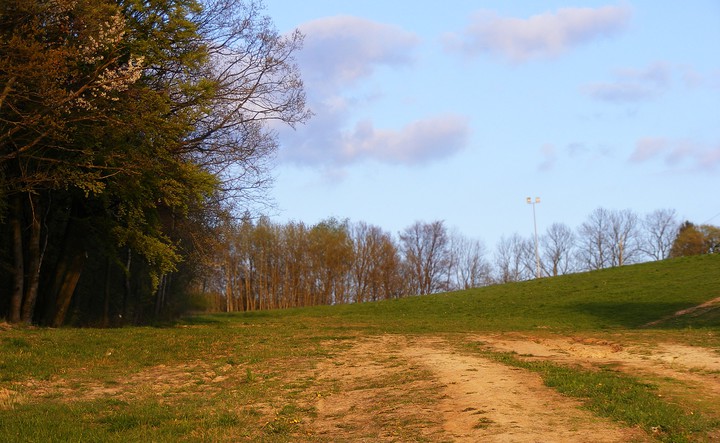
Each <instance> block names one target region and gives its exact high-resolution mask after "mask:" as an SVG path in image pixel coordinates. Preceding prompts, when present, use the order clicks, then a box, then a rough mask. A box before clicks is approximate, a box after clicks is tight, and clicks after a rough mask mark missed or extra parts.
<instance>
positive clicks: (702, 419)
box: [0, 255, 720, 442]
mask: <svg viewBox="0 0 720 443" xmlns="http://www.w3.org/2000/svg"><path fill="white" fill-rule="evenodd" d="M717 297H720V255H714V256H700V257H690V258H683V259H676V260H669V261H663V262H653V263H646V264H641V265H633V266H626V267H622V268H614V269H608V270H603V271H598V272H592V273H585V274H576V275H568V276H562V277H555V278H546V279H541V280H535V281H530V282H523V283H516V284H507V285H501V286H493V287H487V288H480V289H474V290H468V291H461V292H454V293H448V294H439V295H432V296H423V297H412V298H405V299H399V300H390V301H384V302H378V303H366V304H360V305H344V306H324V307H316V308H308V309H292V310H284V311H262V312H252V313H239V314H213V315H202V316H196V317H191V318H187V319H185V320H183V321H182V322H179V323H178V324H174V325H169V326H162V327H132V328H131V327H128V328H120V329H107V330H99V329H69V328H62V329H39V328H16V327H9V326H7V325H0V441H7V442H13V441H35V442H54V441H57V442H67V441H82V442H85V441H103V442H105V441H118V442H120V441H122V442H127V441H143V442H144V441H167V442H171V441H278V442H284V441H325V440H322V439H321V438H319V437H317V436H314V435H313V434H312V432H310V429H311V424H312V422H313V420H314V418H315V416H316V413H317V411H316V409H315V407H314V406H313V402H312V399H310V398H309V395H311V394H312V395H315V394H313V393H315V392H316V390H317V389H316V388H318V389H319V385H317V380H315V379H314V378H313V377H312V376H311V375H310V374H312V369H313V368H314V367H316V366H317V365H318V364H319V363H320V362H327V361H332V358H333V356H334V355H336V353H338V352H339V351H341V350H342V349H346V348H348V347H349V346H351V345H352V343H353V342H354V341H356V340H358V339H359V338H362V337H368V336H376V335H380V334H402V335H408V336H417V335H423V336H424V335H437V336H443V337H445V338H447V339H448V340H451V341H452V342H453V343H457V346H458V349H464V351H465V352H469V353H477V354H482V355H484V356H486V357H488V358H493V359H495V360H497V361H502V362H503V363H504V364H507V365H515V366H519V367H524V368H525V369H527V370H531V371H535V372H538V373H540V374H541V375H542V377H543V379H544V380H545V382H546V384H548V385H549V386H553V387H554V388H555V389H558V390H559V391H560V392H563V393H564V394H566V395H570V396H574V397H577V398H579V399H581V400H582V401H583V402H585V404H586V405H587V407H588V408H589V409H590V410H593V411H594V412H595V413H597V414H598V415H601V416H606V417H611V418H612V419H614V420H617V421H619V422H621V423H624V424H627V425H629V426H639V427H641V428H642V429H645V430H646V431H647V432H648V435H650V436H651V438H657V439H658V440H665V441H710V440H711V439H712V438H713V436H719V435H720V434H718V428H719V427H720V405H713V404H701V403H698V402H693V399H692V398H691V395H685V394H683V392H682V389H680V388H677V386H676V385H674V384H673V383H672V382H671V381H663V380H654V381H648V380H643V379H639V378H638V377H635V376H632V375H627V374H621V373H619V372H618V371H613V370H612V369H611V368H609V369H608V368H604V369H603V368H601V369H597V370H595V369H587V368H579V367H566V366H563V365H558V364H551V363H546V364H540V363H529V362H524V361H522V359H520V358H518V356H515V355H505V354H500V353H491V352H488V351H487V350H482V349H472V346H468V345H467V343H465V342H464V337H465V336H466V334H469V333H473V334H477V333H513V332H514V333H532V334H543V335H544V336H550V335H554V334H557V335H562V336H568V335H582V336H592V337H614V338H617V337H623V339H625V340H642V341H644V342H649V343H653V342H661V341H663V342H667V341H670V342H675V343H683V344H687V345H692V346H702V347H705V348H709V349H714V350H716V352H717V351H718V350H720V308H718V307H717V306H715V308H714V309H713V308H708V309H705V310H702V311H698V312H696V313H695V314H694V315H687V316H682V317H677V318H673V317H672V314H673V313H675V312H676V311H679V310H681V309H686V308H690V307H693V306H697V305H700V304H702V303H704V302H706V301H708V300H711V299H714V298H717ZM658 320H660V321H659V323H656V324H654V325H651V326H648V324H649V323H651V322H654V321H658ZM715 375H717V374H715ZM598 377H600V378H601V379H602V382H600V381H598ZM599 384H602V385H603V386H611V387H612V388H607V389H587V387H588V386H594V385H599ZM666 385H667V386H666ZM672 386H675V389H674V391H673V392H674V395H673V396H671V397H670V399H668V400H665V399H664V398H665V397H662V398H659V397H658V395H655V394H654V393H655V392H656V391H657V389H666V388H667V389H668V390H670V388H671V387H672ZM326 388H327V387H324V388H323V389H326ZM628 392H630V393H631V394H628ZM663 392H664V391H663ZM317 395H318V397H320V396H322V393H321V392H317ZM593 405H595V406H593ZM690 407H692V408H693V409H692V413H691V414H683V413H680V412H677V411H681V410H682V411H686V410H689V409H688V408H690ZM644 417H650V418H644ZM660 422H662V423H660ZM657 429H660V430H661V431H660V432H655V434H653V432H652V430H655V431H657ZM407 438H408V440H412V441H423V440H422V438H419V437H418V438H414V437H407ZM397 441H403V440H402V439H401V440H397ZM426 441H432V440H426Z"/></svg>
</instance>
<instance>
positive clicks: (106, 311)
mask: <svg viewBox="0 0 720 443" xmlns="http://www.w3.org/2000/svg"><path fill="white" fill-rule="evenodd" d="M111 267H112V261H111V260H110V257H108V258H107V259H105V290H104V294H103V296H104V300H103V319H102V327H103V328H107V327H108V326H110V269H111Z"/></svg>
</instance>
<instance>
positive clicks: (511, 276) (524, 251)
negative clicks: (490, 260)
mask: <svg viewBox="0 0 720 443" xmlns="http://www.w3.org/2000/svg"><path fill="white" fill-rule="evenodd" d="M495 267H496V273H497V275H496V277H495V280H496V281H497V282H498V283H511V282H518V281H523V280H528V279H531V278H533V277H534V276H535V272H536V258H535V247H534V245H533V242H532V241H531V240H527V239H523V238H522V237H521V236H520V235H519V234H517V233H515V234H513V235H512V236H510V237H505V236H503V237H501V238H500V242H499V243H498V245H497V248H496V250H495Z"/></svg>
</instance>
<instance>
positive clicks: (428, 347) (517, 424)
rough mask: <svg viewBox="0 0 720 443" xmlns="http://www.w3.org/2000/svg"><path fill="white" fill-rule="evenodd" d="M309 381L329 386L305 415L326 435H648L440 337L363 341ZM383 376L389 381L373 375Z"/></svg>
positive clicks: (488, 438)
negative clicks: (312, 411)
mask: <svg viewBox="0 0 720 443" xmlns="http://www.w3.org/2000/svg"><path fill="white" fill-rule="evenodd" d="M405 371H409V372H410V375H407V376H406V377H405V379H403V378H402V377H401V378H400V379H398V375H399V374H401V373H403V372H405ZM317 379H318V381H319V383H320V384H321V385H322V384H325V385H328V384H330V385H333V386H335V390H334V391H333V392H331V393H329V394H326V395H323V396H322V398H321V399H320V400H319V401H317V403H316V408H317V411H318V417H317V418H316V420H315V421H314V423H313V427H314V431H315V434H316V435H317V436H319V437H321V438H323V439H326V440H327V441H454V442H478V441H483V442H559V441H562V442H587V441H595V442H627V441H645V440H647V439H648V437H647V436H646V435H645V434H644V433H643V432H642V431H640V430H638V429H629V428H623V427H622V426H620V425H618V424H617V423H613V422H611V421H609V420H607V419H604V418H600V417H597V416H594V415H593V414H591V413H590V412H588V411H586V410H583V409H581V408H580V406H581V405H580V403H579V402H577V401H575V400H572V399H569V398H567V397H564V396H562V395H560V394H558V393H557V392H556V391H554V390H552V389H550V388H547V387H546V386H544V385H543V383H542V380H541V379H540V377H539V376H538V375H536V374H534V373H531V372H528V371H525V370H522V369H518V368H511V367H508V366H505V365H502V364H499V363H496V362H493V361H490V360H487V359H484V358H480V357H477V356H471V355H464V354H461V353H458V352H456V351H453V349H452V346H450V345H449V344H448V343H447V342H446V341H444V340H442V339H439V338H407V337H402V336H383V337H380V338H371V339H363V340H361V341H359V342H358V343H357V344H356V345H355V346H354V347H352V348H351V349H349V350H347V351H345V352H343V353H342V354H341V355H339V356H338V357H337V358H336V359H333V361H330V362H326V363H323V364H322V365H320V366H319V367H318V368H317ZM388 379H394V380H396V382H394V383H387V382H380V380H388ZM398 426H400V427H398Z"/></svg>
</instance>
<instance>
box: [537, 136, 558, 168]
mask: <svg viewBox="0 0 720 443" xmlns="http://www.w3.org/2000/svg"><path fill="white" fill-rule="evenodd" d="M540 156H541V158H542V161H541V162H540V165H539V166H538V169H539V170H541V171H550V170H551V169H553V168H554V167H555V162H556V161H557V152H556V150H555V145H553V144H551V143H545V144H544V145H542V146H541V147H540Z"/></svg>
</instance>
